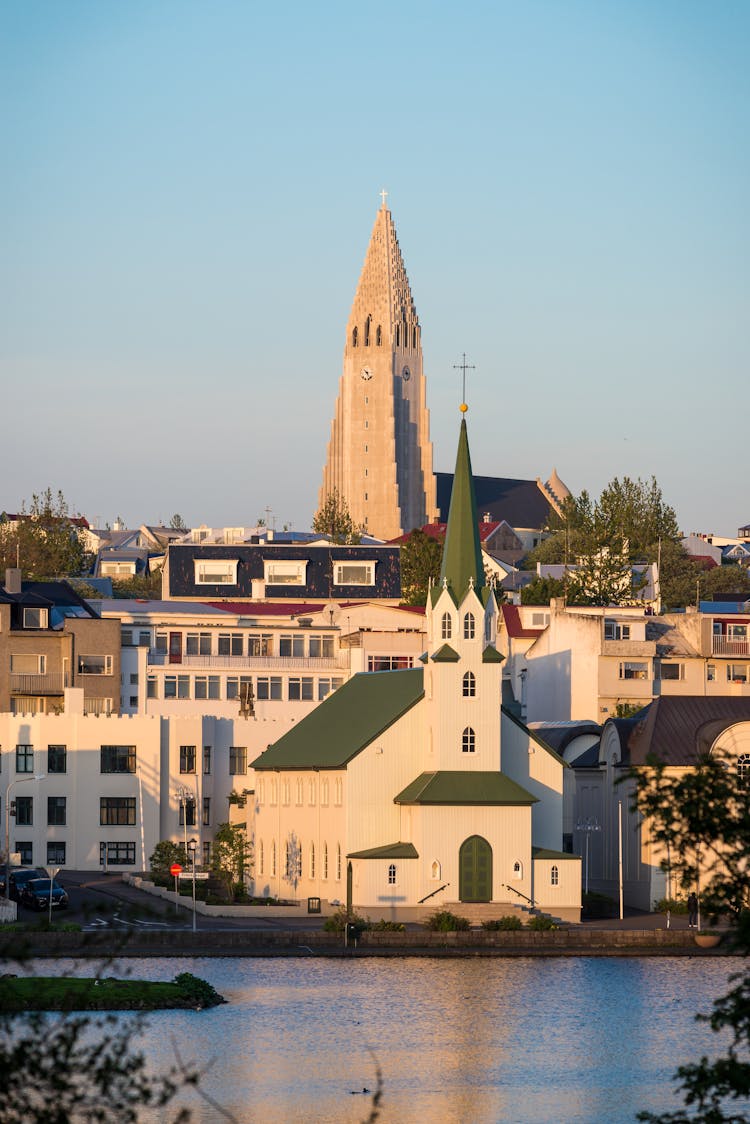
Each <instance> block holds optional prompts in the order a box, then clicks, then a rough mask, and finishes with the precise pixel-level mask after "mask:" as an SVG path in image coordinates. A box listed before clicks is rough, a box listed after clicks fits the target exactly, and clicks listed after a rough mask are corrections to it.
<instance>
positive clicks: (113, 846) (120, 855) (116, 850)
mask: <svg viewBox="0 0 750 1124" xmlns="http://www.w3.org/2000/svg"><path fill="white" fill-rule="evenodd" d="M106 848H107V866H135V843H107V844H106Z"/></svg>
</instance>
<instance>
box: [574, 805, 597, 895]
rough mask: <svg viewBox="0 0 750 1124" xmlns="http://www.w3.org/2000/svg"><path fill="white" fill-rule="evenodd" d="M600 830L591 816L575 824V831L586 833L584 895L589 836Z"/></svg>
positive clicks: (587, 876)
mask: <svg viewBox="0 0 750 1124" xmlns="http://www.w3.org/2000/svg"><path fill="white" fill-rule="evenodd" d="M601 830H602V827H601V824H600V823H599V821H598V820H597V819H595V818H593V817H592V816H589V818H588V819H586V820H579V821H578V823H577V824H576V831H585V832H586V874H585V878H586V883H585V889H584V893H586V894H588V892H589V836H590V835H591V832H592V831H601Z"/></svg>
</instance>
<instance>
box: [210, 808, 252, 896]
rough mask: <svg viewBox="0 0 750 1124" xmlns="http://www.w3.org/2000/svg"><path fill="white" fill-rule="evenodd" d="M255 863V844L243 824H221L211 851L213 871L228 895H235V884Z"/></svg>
mask: <svg viewBox="0 0 750 1124" xmlns="http://www.w3.org/2000/svg"><path fill="white" fill-rule="evenodd" d="M252 865H253V845H252V843H251V842H250V840H249V839H248V838H247V832H246V830H245V827H244V825H243V824H232V823H223V824H220V825H219V827H218V829H217V831H216V834H215V836H214V844H213V848H212V851H211V871H212V873H213V874H214V875H215V876H216V878H218V879H219V881H220V882H221V883H222V884H223V886H224V889H225V890H226V893H227V897H228V898H229V900H230V901H231V900H232V899H233V897H234V885H235V883H236V882H243V881H244V879H245V875H246V874H249V873H250V871H251V870H252Z"/></svg>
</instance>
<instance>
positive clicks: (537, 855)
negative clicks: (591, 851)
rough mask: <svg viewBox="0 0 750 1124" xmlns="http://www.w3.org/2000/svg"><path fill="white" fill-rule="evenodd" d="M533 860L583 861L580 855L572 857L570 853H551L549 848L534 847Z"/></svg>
mask: <svg viewBox="0 0 750 1124" xmlns="http://www.w3.org/2000/svg"><path fill="white" fill-rule="evenodd" d="M531 857H532V859H565V860H567V859H575V861H576V862H580V861H581V856H580V855H571V854H570V852H569V851H550V849H549V847H532V848H531Z"/></svg>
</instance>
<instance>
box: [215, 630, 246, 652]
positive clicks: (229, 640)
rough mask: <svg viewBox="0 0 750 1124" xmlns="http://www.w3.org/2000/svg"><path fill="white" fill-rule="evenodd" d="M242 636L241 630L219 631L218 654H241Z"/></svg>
mask: <svg viewBox="0 0 750 1124" xmlns="http://www.w3.org/2000/svg"><path fill="white" fill-rule="evenodd" d="M242 641H243V638H242V633H241V632H220V633H219V641H218V649H217V650H218V653H219V655H220V656H241V655H242V654H243V652H242V649H243V642H242Z"/></svg>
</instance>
